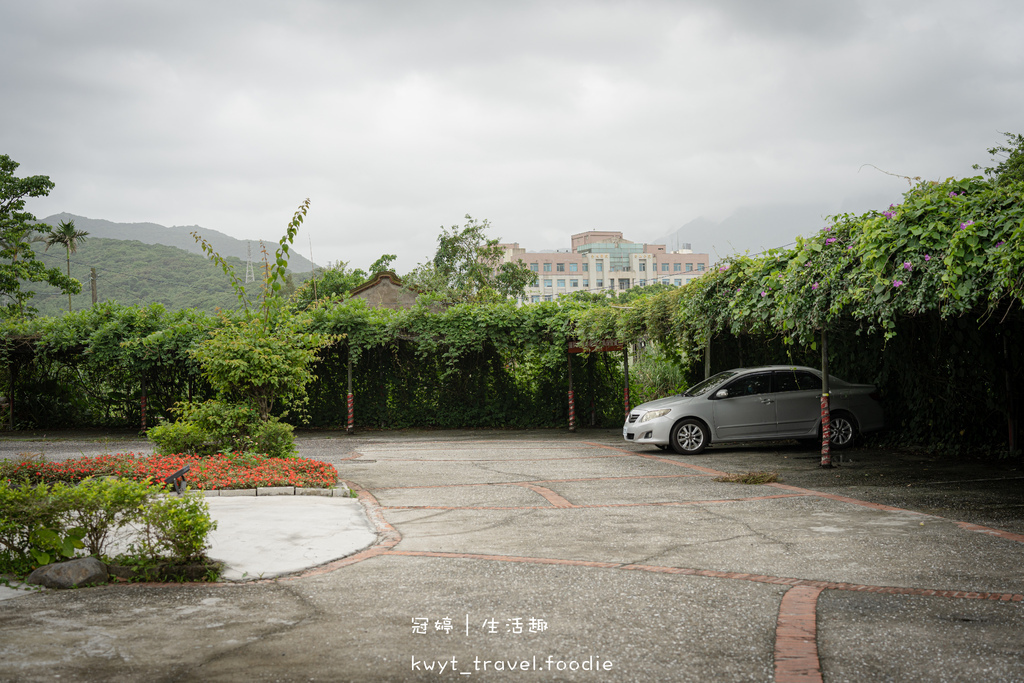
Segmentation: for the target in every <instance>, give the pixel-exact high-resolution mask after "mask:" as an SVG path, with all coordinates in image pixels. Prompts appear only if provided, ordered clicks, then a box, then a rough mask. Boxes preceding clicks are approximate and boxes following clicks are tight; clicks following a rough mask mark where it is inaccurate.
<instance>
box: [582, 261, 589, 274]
mask: <svg viewBox="0 0 1024 683" xmlns="http://www.w3.org/2000/svg"><path fill="white" fill-rule="evenodd" d="M583 272H584V273H589V272H590V264H589V263H584V264H583Z"/></svg>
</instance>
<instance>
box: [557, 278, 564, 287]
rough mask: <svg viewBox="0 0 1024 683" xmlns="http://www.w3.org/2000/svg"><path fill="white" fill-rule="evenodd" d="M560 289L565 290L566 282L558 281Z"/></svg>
mask: <svg viewBox="0 0 1024 683" xmlns="http://www.w3.org/2000/svg"><path fill="white" fill-rule="evenodd" d="M558 287H559V288H560V289H565V280H559V281H558Z"/></svg>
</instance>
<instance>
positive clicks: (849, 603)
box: [0, 431, 1024, 681]
mask: <svg viewBox="0 0 1024 683" xmlns="http://www.w3.org/2000/svg"><path fill="white" fill-rule="evenodd" d="M616 437H617V433H616V432H614V431H611V432H582V433H579V434H575V435H569V434H566V433H562V432H520V433H509V432H486V433H483V432H481V433H447V432H445V433H433V434H432V433H429V432H419V433H396V434H369V435H360V436H355V437H348V436H344V435H335V436H331V435H321V436H313V437H307V438H304V439H302V441H301V448H302V454H303V455H306V456H308V457H320V458H323V459H326V460H330V461H331V462H333V463H334V464H335V465H336V466H337V467H338V469H339V472H340V473H341V477H342V479H344V480H346V481H347V482H349V483H350V484H351V485H352V486H353V488H354V489H356V490H357V491H358V492H359V494H360V498H361V501H362V502H363V504H364V507H365V509H366V510H367V513H368V515H369V517H370V520H371V521H372V522H373V523H374V524H375V525H376V527H377V529H378V533H379V537H378V542H377V543H376V544H375V545H374V546H372V547H371V548H369V549H367V550H365V551H362V552H360V553H357V554H355V555H353V556H350V557H348V558H346V559H344V560H340V561H337V562H333V563H331V564H329V565H326V566H322V567H318V568H316V569H313V570H309V571H306V572H304V573H303V574H301V575H299V576H296V577H292V578H288V579H282V580H277V581H273V582H263V583H251V584H243V585H196V584H192V585H187V586H141V585H134V586H109V587H102V588H92V589H84V590H78V591H74V592H63V593H56V592H46V593H41V594H34V595H29V596H26V597H23V598H17V599H15V600H7V601H5V602H3V603H0V679H2V680H12V681H13V680H19V681H20V680H43V679H46V680H52V679H53V677H54V676H55V675H60V676H62V678H64V679H72V680H101V679H102V680H125V681H133V680H143V679H153V680H192V679H203V680H225V681H231V680H328V681H331V680H364V681H373V680H393V681H402V680H437V679H439V678H447V679H449V680H452V679H456V678H462V679H465V678H470V679H472V678H483V679H485V680H517V679H520V678H528V679H530V680H601V681H605V680H608V681H632V680H636V681H641V680H643V681H649V680H680V681H733V680H735V681H770V680H776V681H813V680H825V681H865V680H871V681H886V680H891V681H918V680H919V681H978V680H986V681H987V680H996V681H1012V680H1024V658H1022V655H1021V652H1020V643H1022V642H1024V604H1022V602H1021V601H1022V599H1024V575H1022V572H1021V558H1022V557H1024V552H1022V551H1024V535H1022V534H1021V533H1020V532H1019V526H1016V525H1017V522H1016V521H1014V520H1015V519H1016V517H1015V516H1014V515H1013V514H1012V513H1013V508H1014V506H1015V505H1017V503H1016V502H1014V501H1018V500H1019V498H1017V497H1015V495H1016V496H1019V494H1015V493H1014V492H1015V491H1019V489H1020V487H1019V486H1018V487H1016V488H1013V486H1014V484H1013V481H1014V477H1015V476H1016V474H1015V471H999V472H996V473H995V474H996V475H998V476H995V477H992V476H989V475H991V474H993V473H992V472H990V471H987V470H986V471H981V470H978V471H977V473H980V474H984V475H986V476H984V477H980V478H989V479H998V480H1000V481H1006V482H1010V483H1009V484H997V486H1007V487H1009V488H1007V489H1006V491H1005V492H1004V493H1005V495H1004V496H1003V497H1002V498H1000V499H999V500H997V501H996V503H994V504H992V506H991V507H992V508H993V509H992V510H988V511H984V512H978V511H977V510H975V511H970V510H964V511H965V512H968V513H969V514H966V515H964V516H962V517H956V518H954V517H949V516H946V515H938V514H935V513H936V512H948V511H949V508H946V507H943V503H942V502H941V500H939V499H938V498H936V497H935V496H936V495H938V494H936V491H938V493H939V494H941V492H942V487H941V486H939V487H938V488H936V487H932V488H929V489H927V491H928V495H927V496H925V497H923V498H914V497H913V495H914V494H911V493H904V492H902V491H901V490H900V491H897V489H904V488H910V490H911V491H913V490H914V485H915V483H914V482H910V483H911V486H910V487H906V486H905V485H903V483H902V481H901V482H900V483H899V484H898V485H897V484H895V483H893V484H891V485H889V486H887V487H884V489H883V488H878V489H877V490H871V491H869V490H868V489H867V488H866V486H865V485H866V482H867V481H868V480H870V481H874V479H873V478H877V477H879V476H882V475H880V474H879V473H878V472H876V471H875V470H873V469H872V470H871V471H870V472H867V469H870V468H865V470H863V471H862V470H858V467H857V461H858V458H859V459H860V460H861V462H864V461H866V460H870V459H871V458H872V457H874V456H873V455H872V454H870V453H866V452H857V451H855V452H853V453H852V454H850V455H849V456H848V457H849V458H852V459H853V462H852V463H848V464H847V465H846V466H845V467H842V468H839V469H838V470H837V471H834V472H833V471H829V472H823V471H820V470H818V469H816V467H815V465H814V460H813V454H807V453H805V452H801V451H797V450H795V449H786V448H779V449H775V448H772V447H769V448H765V447H761V448H756V449H734V450H721V451H718V450H714V449H712V450H709V451H708V452H707V453H706V454H704V455H702V456H700V457H694V458H683V457H680V456H675V455H671V454H667V453H664V452H661V451H658V450H656V449H655V450H644V449H639V448H637V447H635V446H626V445H625V444H623V443H622V442H621V441H620V440H619V439H618V438H616ZM22 445H25V446H27V447H30V448H33V449H34V448H35V445H34V444H29V443H25V444H22ZM109 445H110V444H109V443H108V444H105V445H103V446H99V448H101V449H102V448H109ZM0 447H2V450H0V453H4V454H6V453H8V452H9V451H10V450H11V448H13V447H14V446H11V445H10V444H9V443H6V442H4V443H0ZM18 447H20V446H18ZM47 447H48V448H50V447H49V446H47ZM89 448H92V446H90V445H88V444H83V443H81V442H53V446H52V448H50V450H52V451H53V454H54V455H58V451H60V452H64V451H69V452H70V451H72V450H73V449H77V452H87V451H88V450H89ZM61 449H63V451H62V450H61ZM136 450H141V448H137V449H136ZM77 452H74V453H71V454H77ZM58 457H61V456H59V455H58ZM754 463H761V466H760V467H756V466H754V467H752V466H751V465H752V464H754ZM765 463H768V464H777V465H778V466H779V467H778V468H777V469H780V470H781V471H782V472H783V482H782V483H780V484H768V485H761V486H747V485H741V484H729V483H720V482H716V481H715V480H714V479H715V477H716V476H718V475H720V474H721V473H722V472H726V471H728V472H736V471H745V470H748V469H764V464H765ZM935 467H939V466H938V465H935ZM897 469H898V468H896V467H894V469H893V471H892V472H890V473H889V476H890V478H892V477H893V476H894V475H895V471H896V470H897ZM865 473H866V476H865ZM882 474H883V475H884V474H885V473H882ZM857 475H860V476H857ZM969 475H970V472H968V473H967V474H964V472H959V473H958V474H957V476H960V477H962V478H964V481H966V480H967V479H969ZM812 483H815V484H821V485H820V486H811V485H810V484H812ZM940 483H941V482H940ZM918 486H920V483H918ZM861 490H863V492H864V493H865V494H870V495H863V496H861V495H859V492H861ZM853 493H858V495H852V494H853ZM899 496H904V497H907V496H909V498H907V500H909V502H911V503H913V505H911V506H910V507H912V508H914V509H909V508H901V507H899V506H896V505H893V504H892V503H893V502H894V501H893V498H894V497H899ZM950 497H951V498H952V499H955V500H957V501H960V499H959V498H957V496H956V494H955V493H953V494H951V496H950ZM939 498H941V496H939ZM901 500H902V499H901ZM259 502H260V501H259V500H258V499H253V504H256V505H258V504H259ZM961 504H962V501H960V502H957V504H956V505H957V506H960V505H961ZM996 508H998V511H996ZM1018 512H1019V509H1018ZM992 518H996V519H998V520H1006V521H1007V522H1008V523H1007V524H1004V525H1002V527H1001V528H997V527H994V526H989V525H986V524H984V523H983V522H986V521H990V520H991V519H992Z"/></svg>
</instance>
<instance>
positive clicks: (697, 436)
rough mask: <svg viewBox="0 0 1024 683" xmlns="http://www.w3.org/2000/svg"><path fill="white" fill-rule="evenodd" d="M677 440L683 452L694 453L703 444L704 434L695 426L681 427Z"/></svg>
mask: <svg viewBox="0 0 1024 683" xmlns="http://www.w3.org/2000/svg"><path fill="white" fill-rule="evenodd" d="M678 438H679V445H680V446H682V447H683V450H684V451H695V450H697V449H698V448H700V446H701V444H702V443H704V432H702V431H701V429H700V427H698V426H697V425H683V426H682V427H680V428H679V437H678Z"/></svg>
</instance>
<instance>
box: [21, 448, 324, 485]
mask: <svg viewBox="0 0 1024 683" xmlns="http://www.w3.org/2000/svg"><path fill="white" fill-rule="evenodd" d="M185 465H189V466H190V467H191V469H190V470H189V473H188V475H187V476H186V479H187V480H188V483H189V486H191V487H192V488H195V489H251V488H256V487H258V486H303V487H307V488H326V487H328V486H333V485H334V483H335V482H337V480H338V471H337V470H336V469H334V466H333V465H331V464H329V463H326V462H320V461H319V460H310V459H308V458H287V459H285V458H268V457H266V456H263V455H255V454H250V453H244V454H243V453H230V454H223V453H220V454H217V455H209V456H196V455H135V454H134V453H117V454H115V455H99V456H95V457H89V456H86V457H82V458H75V459H74V460H64V461H63V462H42V463H40V462H24V463H19V464H17V465H16V466H14V467H12V468H9V469H7V471H6V472H5V474H6V476H7V478H8V479H11V480H15V481H18V480H22V479H28V480H29V481H30V482H32V483H39V482H57V481H63V482H68V483H77V482H79V481H81V480H83V479H85V478H86V477H94V476H115V477H125V478H128V479H147V478H149V477H152V478H154V479H156V480H160V481H162V480H163V479H164V478H165V477H167V476H169V475H171V474H173V473H174V472H177V471H178V470H180V469H181V468H182V467H184V466H185Z"/></svg>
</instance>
